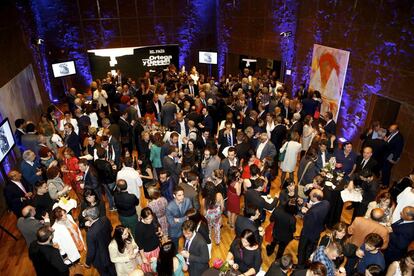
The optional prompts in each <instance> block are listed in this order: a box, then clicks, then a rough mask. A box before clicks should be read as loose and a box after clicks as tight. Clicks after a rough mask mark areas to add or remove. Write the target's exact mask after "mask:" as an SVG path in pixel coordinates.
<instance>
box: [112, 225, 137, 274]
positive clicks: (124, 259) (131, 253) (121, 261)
mask: <svg viewBox="0 0 414 276" xmlns="http://www.w3.org/2000/svg"><path fill="white" fill-rule="evenodd" d="M108 249H109V257H110V258H111V262H113V263H114V264H115V269H116V274H117V275H118V276H128V275H130V273H131V272H132V271H134V270H135V269H136V268H137V264H138V261H139V254H138V251H139V249H138V246H137V244H136V243H135V241H134V238H133V237H132V235H131V232H130V230H129V229H128V228H126V227H125V226H122V225H118V226H117V227H115V231H114V236H113V239H112V241H111V243H110V244H109V246H108Z"/></svg>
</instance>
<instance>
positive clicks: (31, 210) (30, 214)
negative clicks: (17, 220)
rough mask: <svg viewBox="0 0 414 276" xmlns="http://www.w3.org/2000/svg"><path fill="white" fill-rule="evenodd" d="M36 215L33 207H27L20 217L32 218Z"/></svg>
mask: <svg viewBox="0 0 414 276" xmlns="http://www.w3.org/2000/svg"><path fill="white" fill-rule="evenodd" d="M35 214H36V211H35V208H34V207H33V206H30V205H27V206H26V207H24V208H23V209H22V216H23V217H25V218H29V217H33V216H34V215H35Z"/></svg>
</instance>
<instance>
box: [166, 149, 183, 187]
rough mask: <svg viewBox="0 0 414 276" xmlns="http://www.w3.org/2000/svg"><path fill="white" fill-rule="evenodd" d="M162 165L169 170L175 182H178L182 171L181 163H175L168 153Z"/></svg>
mask: <svg viewBox="0 0 414 276" xmlns="http://www.w3.org/2000/svg"><path fill="white" fill-rule="evenodd" d="M162 166H163V167H164V169H165V170H166V171H167V172H169V174H170V177H171V178H173V179H174V181H175V183H178V180H179V178H180V173H181V164H180V163H175V162H174V160H172V159H171V157H170V156H168V155H166V156H164V158H163V159H162Z"/></svg>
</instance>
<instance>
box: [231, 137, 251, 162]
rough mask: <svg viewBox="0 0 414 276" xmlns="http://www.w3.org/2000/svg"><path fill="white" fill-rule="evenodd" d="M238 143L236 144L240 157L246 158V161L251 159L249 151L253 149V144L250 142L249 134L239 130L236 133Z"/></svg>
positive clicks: (241, 158)
mask: <svg viewBox="0 0 414 276" xmlns="http://www.w3.org/2000/svg"><path fill="white" fill-rule="evenodd" d="M236 140H237V144H236V145H235V146H234V148H235V149H236V152H237V157H238V159H240V162H241V160H244V161H245V162H246V161H248V159H249V157H250V156H249V151H251V150H252V146H251V144H250V143H249V140H248V138H247V135H246V134H244V133H243V132H242V131H239V132H237V135H236Z"/></svg>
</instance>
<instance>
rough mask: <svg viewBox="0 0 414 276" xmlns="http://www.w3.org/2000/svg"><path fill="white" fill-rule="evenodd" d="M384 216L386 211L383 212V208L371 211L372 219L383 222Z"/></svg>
mask: <svg viewBox="0 0 414 276" xmlns="http://www.w3.org/2000/svg"><path fill="white" fill-rule="evenodd" d="M384 215H385V213H384V210H382V209H381V208H375V209H373V210H372V211H371V219H372V220H375V221H378V222H380V221H382V219H383V218H384Z"/></svg>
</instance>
